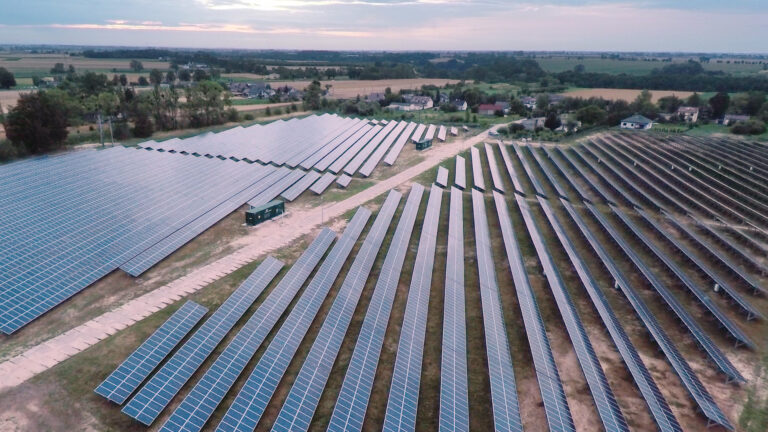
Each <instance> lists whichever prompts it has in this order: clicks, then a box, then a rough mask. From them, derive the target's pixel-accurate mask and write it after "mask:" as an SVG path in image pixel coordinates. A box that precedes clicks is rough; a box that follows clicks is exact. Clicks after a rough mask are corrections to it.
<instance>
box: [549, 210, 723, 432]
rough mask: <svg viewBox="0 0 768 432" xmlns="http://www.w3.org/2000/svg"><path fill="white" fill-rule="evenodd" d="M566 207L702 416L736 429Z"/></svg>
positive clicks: (625, 281) (590, 235) (579, 221)
mask: <svg viewBox="0 0 768 432" xmlns="http://www.w3.org/2000/svg"><path fill="white" fill-rule="evenodd" d="M563 205H564V206H565V208H566V210H567V211H568V213H569V214H570V215H571V218H572V220H573V221H574V222H576V224H577V225H578V226H579V229H580V230H581V232H582V234H583V235H584V237H585V238H586V239H587V240H588V241H589V243H590V245H591V246H592V249H594V250H595V252H597V253H598V255H600V257H601V259H602V261H603V265H604V266H605V267H606V268H607V269H608V271H609V272H610V273H611V276H612V277H613V279H614V280H615V281H616V287H617V288H618V289H620V290H621V291H622V292H623V293H624V296H625V297H626V298H627V300H628V301H629V303H630V305H632V308H633V309H634V310H635V313H637V315H638V316H639V317H640V320H641V321H642V322H643V324H644V325H645V327H646V329H647V330H648V332H649V333H650V334H651V336H652V337H653V339H654V340H655V341H656V343H657V344H658V345H659V347H660V348H661V350H662V351H663V352H664V354H665V356H666V357H667V360H668V361H669V363H670V365H671V366H672V368H673V369H674V371H675V373H676V374H677V375H678V377H679V378H680V381H681V382H682V384H683V386H684V387H685V388H686V390H687V391H688V393H689V394H690V395H691V398H693V400H694V401H695V402H696V404H697V406H698V407H699V409H701V411H702V413H704V415H705V416H706V417H707V419H708V420H709V421H712V422H715V423H717V424H720V425H722V426H724V427H726V428H728V429H732V428H733V427H732V426H731V424H730V422H729V421H728V418H727V417H725V414H723V412H722V411H721V410H720V408H719V407H718V406H717V404H716V403H715V402H714V400H712V396H711V395H710V394H709V392H707V389H706V388H705V387H704V385H703V384H702V383H701V381H699V378H698V376H697V375H696V373H695V372H694V371H693V370H692V369H691V367H690V365H689V364H688V362H687V361H686V360H685V358H683V356H682V355H681V354H680V352H679V351H678V350H677V348H676V347H675V345H674V344H673V343H672V341H671V340H670V339H669V336H668V335H667V334H666V332H665V331H664V330H663V328H662V327H661V325H660V324H659V322H658V321H657V320H656V318H655V317H654V315H653V313H652V312H651V311H650V309H648V306H647V305H646V304H645V302H644V301H643V300H642V299H641V298H640V297H639V296H638V294H637V293H636V292H635V290H634V289H633V288H632V285H631V284H630V283H629V281H628V280H627V278H626V277H625V276H624V274H623V273H622V271H621V270H619V268H618V267H617V265H616V263H615V262H614V259H613V257H612V256H611V255H610V254H608V252H606V251H605V249H604V248H603V246H602V245H601V244H600V242H599V241H598V240H597V238H596V237H595V235H594V234H593V233H592V231H591V230H590V229H589V228H588V227H587V226H586V224H585V223H584V221H583V220H582V219H581V217H580V216H579V215H578V213H576V210H575V209H574V208H573V207H572V206H571V205H570V204H569V203H567V202H563Z"/></svg>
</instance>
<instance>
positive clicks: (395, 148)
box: [384, 123, 417, 165]
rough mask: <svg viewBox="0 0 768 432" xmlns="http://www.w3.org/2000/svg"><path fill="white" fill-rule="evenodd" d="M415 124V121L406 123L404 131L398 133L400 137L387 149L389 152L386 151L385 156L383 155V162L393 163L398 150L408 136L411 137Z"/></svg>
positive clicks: (403, 145)
mask: <svg viewBox="0 0 768 432" xmlns="http://www.w3.org/2000/svg"><path fill="white" fill-rule="evenodd" d="M416 126H417V125H416V123H408V126H407V127H406V128H405V131H403V134H402V135H400V138H398V139H397V141H395V143H394V144H393V145H392V148H391V149H390V150H389V153H387V156H386V157H384V163H385V164H387V165H394V163H395V160H397V157H398V156H399V155H400V152H401V151H403V147H405V144H406V143H408V138H410V137H411V134H412V133H413V131H414V130H415V129H416Z"/></svg>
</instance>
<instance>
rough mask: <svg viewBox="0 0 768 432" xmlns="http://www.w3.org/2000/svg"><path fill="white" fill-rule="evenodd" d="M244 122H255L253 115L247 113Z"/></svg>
mask: <svg viewBox="0 0 768 432" xmlns="http://www.w3.org/2000/svg"><path fill="white" fill-rule="evenodd" d="M243 120H245V121H251V120H253V114H251V113H245V114H244V115H243Z"/></svg>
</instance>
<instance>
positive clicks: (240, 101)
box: [230, 99, 271, 106]
mask: <svg viewBox="0 0 768 432" xmlns="http://www.w3.org/2000/svg"><path fill="white" fill-rule="evenodd" d="M230 100H231V101H232V105H240V106H242V105H266V104H268V103H271V102H270V101H269V99H230Z"/></svg>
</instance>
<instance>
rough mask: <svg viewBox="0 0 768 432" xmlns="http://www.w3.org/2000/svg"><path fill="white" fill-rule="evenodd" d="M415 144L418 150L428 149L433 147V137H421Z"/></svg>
mask: <svg viewBox="0 0 768 432" xmlns="http://www.w3.org/2000/svg"><path fill="white" fill-rule="evenodd" d="M415 144H416V150H425V149H428V148H430V147H432V138H424V139H420V140H418V141H415Z"/></svg>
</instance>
